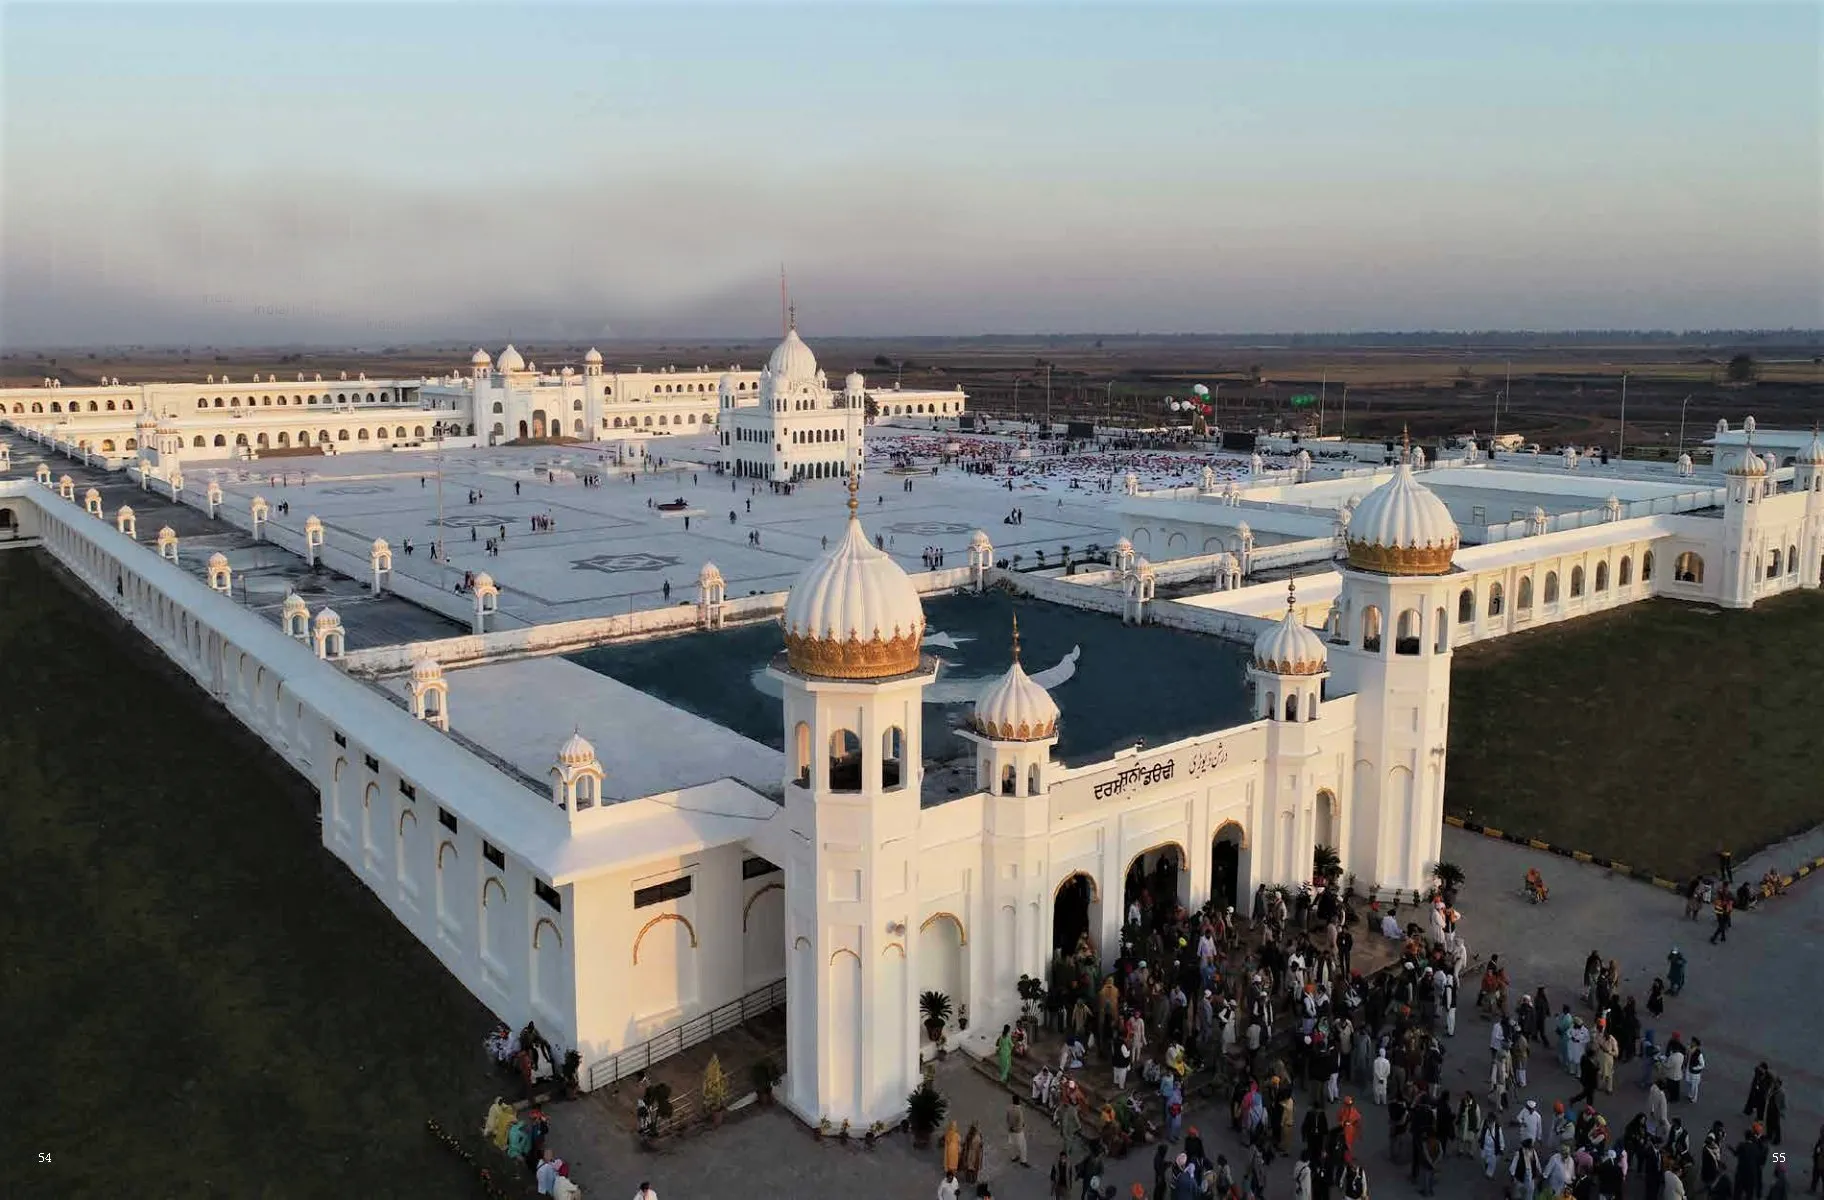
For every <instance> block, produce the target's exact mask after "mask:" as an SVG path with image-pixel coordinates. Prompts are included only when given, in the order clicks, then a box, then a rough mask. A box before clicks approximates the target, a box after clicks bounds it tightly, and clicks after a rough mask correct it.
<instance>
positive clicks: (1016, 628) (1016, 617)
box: [1013, 613, 1020, 663]
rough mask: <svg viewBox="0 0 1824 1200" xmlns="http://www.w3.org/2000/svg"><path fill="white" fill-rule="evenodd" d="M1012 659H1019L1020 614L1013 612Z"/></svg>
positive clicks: (1016, 660)
mask: <svg viewBox="0 0 1824 1200" xmlns="http://www.w3.org/2000/svg"><path fill="white" fill-rule="evenodd" d="M1013 661H1014V662H1016V663H1017V662H1019V661H1020V614H1019V613H1014V614H1013Z"/></svg>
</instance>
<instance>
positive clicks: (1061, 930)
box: [1051, 871, 1102, 961]
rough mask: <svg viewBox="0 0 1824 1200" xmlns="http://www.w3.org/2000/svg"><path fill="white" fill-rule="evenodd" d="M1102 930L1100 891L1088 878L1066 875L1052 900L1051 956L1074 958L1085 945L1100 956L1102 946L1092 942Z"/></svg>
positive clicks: (1080, 873)
mask: <svg viewBox="0 0 1824 1200" xmlns="http://www.w3.org/2000/svg"><path fill="white" fill-rule="evenodd" d="M1101 928H1102V889H1101V888H1099V887H1097V886H1096V881H1095V880H1094V879H1093V878H1091V877H1090V876H1089V875H1086V874H1084V873H1083V872H1082V871H1078V872H1076V873H1075V874H1072V875H1067V876H1065V878H1064V882H1063V883H1060V884H1059V885H1058V890H1057V892H1056V894H1055V895H1053V896H1052V900H1051V948H1052V951H1053V953H1055V954H1061V955H1064V956H1066V957H1074V956H1075V955H1076V954H1077V953H1078V952H1079V951H1080V950H1082V949H1083V948H1084V944H1085V942H1087V943H1088V945H1089V946H1090V947H1092V948H1094V949H1095V950H1096V952H1097V955H1098V961H1099V956H1100V953H1101V947H1099V946H1096V945H1095V939H1096V938H1097V937H1098V936H1099V934H1100V931H1101Z"/></svg>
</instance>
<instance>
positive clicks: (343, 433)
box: [336, 429, 348, 442]
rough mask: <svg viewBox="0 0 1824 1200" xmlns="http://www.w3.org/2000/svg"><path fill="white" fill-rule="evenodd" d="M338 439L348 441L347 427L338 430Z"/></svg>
mask: <svg viewBox="0 0 1824 1200" xmlns="http://www.w3.org/2000/svg"><path fill="white" fill-rule="evenodd" d="M336 440H337V441H338V442H346V441H347V440H348V430H346V429H338V430H336Z"/></svg>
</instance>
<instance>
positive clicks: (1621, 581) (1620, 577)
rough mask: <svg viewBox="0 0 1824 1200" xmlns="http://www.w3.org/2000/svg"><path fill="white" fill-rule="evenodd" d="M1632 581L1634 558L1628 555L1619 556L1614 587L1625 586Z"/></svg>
mask: <svg viewBox="0 0 1824 1200" xmlns="http://www.w3.org/2000/svg"><path fill="white" fill-rule="evenodd" d="M1633 582H1634V559H1633V558H1632V557H1631V556H1629V555H1626V554H1624V555H1622V556H1621V568H1620V570H1619V571H1618V572H1617V573H1616V576H1615V586H1616V587H1627V586H1628V585H1629V584H1630V583H1633Z"/></svg>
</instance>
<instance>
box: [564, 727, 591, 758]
mask: <svg viewBox="0 0 1824 1200" xmlns="http://www.w3.org/2000/svg"><path fill="white" fill-rule="evenodd" d="M557 761H558V762H560V763H562V764H564V765H565V766H567V767H581V766H587V765H588V764H590V763H592V762H594V761H595V747H594V746H591V745H590V744H589V739H588V738H585V737H584V736H583V734H582V731H581V730H578V731H576V732H574V733H572V734H571V735H570V737H569V740H567V741H566V742H564V744H563V745H562V746H559V747H558V749H557Z"/></svg>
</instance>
